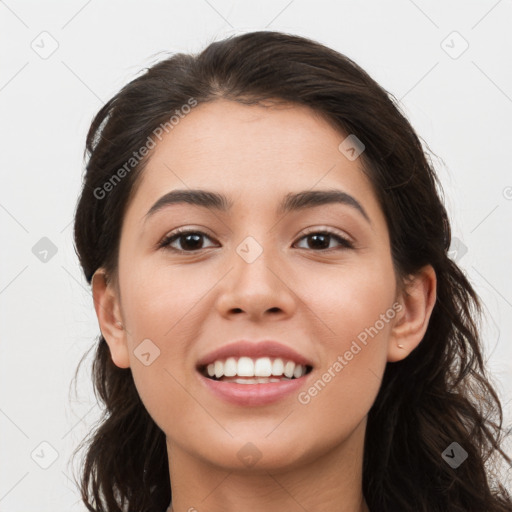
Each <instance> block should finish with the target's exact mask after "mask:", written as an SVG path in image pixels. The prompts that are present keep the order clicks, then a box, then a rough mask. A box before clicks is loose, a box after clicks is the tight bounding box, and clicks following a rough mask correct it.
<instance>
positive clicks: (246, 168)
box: [93, 100, 436, 512]
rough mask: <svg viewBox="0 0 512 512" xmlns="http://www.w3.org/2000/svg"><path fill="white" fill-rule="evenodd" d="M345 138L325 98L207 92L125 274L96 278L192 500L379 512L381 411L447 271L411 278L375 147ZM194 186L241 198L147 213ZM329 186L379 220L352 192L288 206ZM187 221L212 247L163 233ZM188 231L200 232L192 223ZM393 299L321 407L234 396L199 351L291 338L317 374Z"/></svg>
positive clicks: (129, 223)
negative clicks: (272, 100)
mask: <svg viewBox="0 0 512 512" xmlns="http://www.w3.org/2000/svg"><path fill="white" fill-rule="evenodd" d="M345 136H346V135H345V134H341V133H340V132H339V131H338V130H336V129H335V128H334V127H333V126H331V125H330V124H329V123H328V122H326V121H325V120H324V119H322V118H321V117H319V116H318V115H316V114H315V112H314V111H312V110H310V109H309V108H307V107H302V106H296V105H287V106H279V107H276V106H274V107H272V108H268V107H263V106H246V105H241V104H239V103H236V102H231V101H227V100H216V101H214V102H211V103H206V104H200V105H198V106H197V107H195V108H194V109H193V110H192V112H191V113H190V114H188V115H187V116H186V117H185V118H184V119H182V120H181V121H180V123H179V124H178V125H177V126H175V127H174V129H173V130H172V131H171V132H170V133H169V134H168V135H166V136H165V138H164V139H163V140H162V141H161V142H159V143H158V145H157V147H156V148H154V150H153V153H152V155H151V158H150V160H149V162H148V165H147V168H146V169H145V170H144V174H143V176H142V181H141V182H140V186H139V187H138V189H137V191H136V193H135V196H134V197H133V200H132V201H131V203H130V204H129V207H128V209H127V211H126V215H125V218H124V222H123V227H122V233H121V241H120V256H119V268H118V276H117V277H118V281H111V282H110V283H108V284H107V282H106V280H105V275H104V270H103V269H99V270H98V271H97V272H96V274H95V276H94V279H93V296H94V300H95V307H96V313H97V316H98V320H99V324H100V328H101V331H102V333H103V335H104V337H105V339H106V340H107V343H108V345H109V347H110V351H111V355H112V359H113V361H114V363H115V364H116V365H117V366H119V367H121V368H128V367H129V368H131V371H132V374H133V377H134V380H135V384H136V386H137V390H138V392H139V393H140V396H141V399H142V400H143V402H144V404H145V406H146V408H147V410H148V412H149V414H150V415H151V416H152V418H153V419H154V421H155V422H156V423H157V424H158V426H159V427H160V428H161V429H162V430H163V431H164V432H165V434H166V439H167V451H168V460H169V470H170V475H171V484H172V493H173V507H174V509H173V510H174V511H176V512H177V511H187V510H197V511H199V512H201V511H208V512H221V511H222V512H231V511H233V512H234V511H239V510H249V509H250V510H253V511H261V512H263V511H265V512H274V511H279V512H282V510H287V511H303V510H308V511H320V510H321V511H333V512H334V511H336V512H354V511H356V512H365V511H368V510H369V509H368V507H367V505H366V503H365V501H364V497H363V494H362V457H363V448H364V434H365V428H366V419H367V414H368V411H369V410H370V408H371V406H372V404H373V402H374V400H375V397H376V395H377V392H378V390H379V387H380V383H381V379H382V375H383V373H384V370H385V366H386V364H387V362H393V361H398V360H400V359H403V358H405V357H407V356H408V354H409V353H410V352H411V351H412V350H413V349H414V348H415V347H416V346H417V345H418V343H420V341H421V339H422V338H423V335H424V333H425V331H426V328H427V325H428V320H429V318H430V314H431V311H432V308H433V305H434V302H435V295H436V277H435V273H434V271H433V269H432V267H430V266H427V267H425V268H423V269H422V270H421V271H420V272H418V274H417V275H415V276H412V278H411V281H410V283H409V284H407V288H404V289H403V290H402V289H398V288H397V285H396V278H395V274H394V270H393V264H392V259H391V250H390V243H389V234H388V229H387V225H386V220H385V217H384V215H383V212H382V210H381V208H380V207H379V204H378V202H377V198H376V196H375V193H374V191H373V189H372V186H371V184H370V182H369V180H368V179H367V178H366V176H365V175H364V174H363V172H362V171H361V167H360V159H356V160H354V161H350V160H349V159H348V158H346V156H345V155H344V154H342V153H341V152H340V151H339V150H338V146H339V144H340V143H341V141H342V140H343V139H344V138H345ZM177 188H180V189H183V188H190V189H192V188H193V189H196V188H201V189H207V190H213V191H216V192H221V193H224V194H226V195H227V196H228V197H229V198H230V199H231V200H232V201H233V202H234V206H233V210H232V211H231V212H229V213H221V212H218V211H212V210H209V209H206V208H199V207H196V206H192V205H187V204H179V205H172V206H168V207H166V208H165V209H163V210H161V211H159V212H158V213H156V214H155V215H154V216H152V217H151V218H150V219H149V220H147V221H146V223H144V216H145V214H146V212H147V211H148V210H149V208H150V207H151V206H152V205H153V203H154V202H155V201H156V200H157V199H159V198H160V196H162V195H163V194H165V193H167V192H169V191H171V190H173V189H177ZM326 188H336V189H340V190H343V191H345V192H347V193H349V194H350V195H352V196H353V197H355V198H356V199H357V200H358V201H359V202H360V203H361V204H362V206H363V207H364V209H365V211H366V212H367V214H368V216H369V218H370V220H371V224H370V223H368V222H367V221H366V220H365V219H364V217H363V216H362V215H361V214H360V213H359V212H358V211H357V210H356V209H354V208H352V207H350V206H348V205H342V204H332V205H322V206H319V207H316V208H311V209H306V210H303V211H298V212H292V213H288V214H286V215H285V216H284V217H283V216H280V217H279V216H277V215H276V206H277V205H278V203H279V202H280V201H281V199H282V197H283V196H284V195H285V194H287V193H289V192H298V191H302V190H310V189H326ZM178 227H187V228H190V229H192V230H193V229H195V230H200V231H203V232H206V233H207V236H205V237H203V238H202V243H203V245H202V247H204V248H203V249H199V250H197V251H196V252H192V251H191V250H190V249H189V250H188V252H186V251H184V252H183V253H181V254H180V253H178V252H172V251H171V250H170V249H168V248H161V249H158V248H156V244H157V243H158V242H159V241H160V240H162V239H163V238H164V237H165V236H166V235H168V234H170V233H171V232H172V231H174V230H175V229H176V228H178ZM306 228H315V229H314V230H313V232H316V233H318V232H322V228H330V229H331V230H334V231H336V232H337V233H338V234H339V235H341V236H344V237H347V238H349V239H350V240H352V241H353V243H354V245H355V248H354V249H349V248H345V247H343V246H342V245H340V244H339V243H338V242H337V241H336V239H333V238H331V241H330V242H329V240H327V242H326V245H325V246H328V247H330V248H332V249H330V250H329V251H328V252H327V251H326V250H325V249H324V250H322V249H321V248H317V247H318V246H316V245H315V243H314V240H313V241H312V242H311V237H309V238H308V237H306V238H304V232H305V230H306ZM316 228H318V229H316ZM247 236H252V237H253V238H254V239H255V240H257V242H258V243H259V244H260V246H261V247H262V249H263V252H262V254H261V255H260V256H259V257H258V258H257V259H256V260H255V261H254V262H252V263H250V264H249V263H247V262H246V261H245V260H244V259H242V258H241V257H240V256H239V254H238V253H237V252H236V248H237V247H238V245H239V244H240V243H241V242H242V241H243V240H244V239H245V238H246V237H247ZM308 239H309V242H308ZM173 246H174V247H175V248H176V249H180V248H181V249H182V250H183V247H185V248H189V247H190V244H189V245H187V240H184V239H183V237H182V238H181V240H180V239H178V240H175V242H174V243H173ZM325 246H322V247H325ZM393 304H400V305H401V310H400V311H399V312H398V313H396V315H395V316H394V318H392V319H391V320H389V321H388V322H387V323H385V325H384V327H383V328H382V329H380V330H379V332H378V334H377V335H375V336H374V337H373V338H369V341H368V343H367V345H366V346H363V345H361V344H360V345H361V346H362V350H360V351H359V352H358V353H357V355H355V356H354V357H353V359H352V360H350V361H349V362H348V364H347V365H346V366H344V368H343V370H342V371H340V372H338V373H337V374H336V377H335V378H333V379H332V380H331V381H330V382H329V383H328V384H327V385H326V386H325V387H324V388H323V389H322V390H321V391H320V392H318V394H317V395H316V396H314V397H312V398H311V400H310V401H309V402H308V403H307V404H303V403H300V402H299V400H298V397H297V394H295V393H294V394H292V395H291V396H289V397H286V398H284V399H282V400H280V401H279V402H277V403H273V404H270V405H265V406H259V407H248V406H238V405H233V404H229V403H226V402H223V401H222V400H220V399H219V398H216V397H215V396H214V395H212V394H211V393H210V392H209V391H208V390H207V389H205V387H204V386H202V385H201V382H200V381H199V379H198V376H197V373H196V371H195V365H196V361H197V360H198V359H199V357H201V356H202V355H204V354H205V353H207V352H210V351H211V350H213V349H215V348H217V347H219V346H222V345H225V344H227V343H229V342H231V341H234V340H237V339H241V338H243V339H249V340H254V341H257V340H261V339H274V340H278V341H280V342H282V343H283V344H285V345H288V346H291V347H293V348H294V349H295V350H297V351H298V352H299V353H301V354H303V355H305V356H306V357H308V358H309V359H310V360H311V361H312V362H313V364H314V369H313V372H314V374H315V376H314V378H313V379H312V382H314V381H316V380H317V379H318V378H321V376H322V374H324V373H325V372H326V371H327V370H328V368H329V367H332V366H333V363H334V362H335V361H336V360H337V358H338V356H339V355H343V354H344V353H345V352H346V351H347V350H349V348H350V346H351V343H352V342H353V341H354V340H356V339H357V336H358V334H360V333H361V332H362V331H364V329H365V328H368V327H370V326H374V325H375V323H376V321H377V320H378V319H379V318H381V317H380V315H381V314H385V313H386V311H389V310H390V308H392V306H393ZM148 338H149V339H150V340H151V342H152V343H154V345H156V346H157V347H158V348H159V350H160V355H159V356H158V357H157V358H156V359H154V361H153V362H152V363H151V364H150V365H149V366H145V365H144V364H142V363H141V361H140V360H139V359H138V358H137V357H136V355H135V354H134V350H135V349H136V348H137V346H138V345H139V344H140V343H141V341H142V340H144V339H148ZM399 344H400V345H402V346H403V348H400V347H398V345H399ZM248 442H251V443H252V444H253V445H255V446H256V448H257V450H258V452H259V455H260V458H259V459H258V460H257V462H256V464H254V465H252V466H250V467H249V466H247V465H245V464H244V463H243V461H241V460H240V458H239V457H238V456H237V454H238V452H239V450H240V449H241V448H242V447H244V446H245V445H246V443H248ZM191 507H194V508H191Z"/></svg>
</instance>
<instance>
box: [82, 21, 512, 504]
mask: <svg viewBox="0 0 512 512" xmlns="http://www.w3.org/2000/svg"><path fill="white" fill-rule="evenodd" d="M221 97H222V98H226V99H230V100H233V101H237V102H241V103H244V104H257V103H262V102H264V101H265V100H274V101H275V100H276V99H277V100H279V101H283V102H288V103H293V104H298V105H307V106H309V107H311V108H312V109H314V110H315V111H316V112H318V113H320V114H322V115H323V116H324V117H325V118H326V119H328V120H329V121H330V122H332V123H333V124H334V125H335V126H336V127H337V128H338V129H339V130H340V132H342V133H345V134H346V133H348V134H354V135H355V136H356V137H357V138H358V139H359V140H361V141H362V142H363V143H364V145H365V151H364V153H362V155H361V157H360V158H361V162H362V165H363V171H364V172H365V173H366V174H367V175H368V177H369V178H370V180H371V182H372V183H373V185H374V189H375V190H376V193H377V196H378V200H379V203H380V206H381V208H382V210H383V212H384V214H385V217H386V219H387V225H388V228H389V233H390V240H391V252H392V257H393V262H394V266H395V269H396V273H397V278H398V279H400V280H403V279H405V278H406V276H408V275H410V274H414V273H415V272H416V271H418V269H420V268H421V267H422V266H424V265H426V264H431V265H432V266H433V267H434V269H435V272H436V275H437V302H436V304H435V306H434V310H433V312H432V315H431V319H430V322H429V326H428V329H427V332H426V334H425V337H424V339H423V340H422V342H421V343H420V344H419V346H418V347H417V348H416V349H415V350H414V351H413V352H412V353H411V354H410V355H409V356H408V357H407V358H406V359H404V360H402V361H400V362H395V363H388V365H387V367H386V370H385V373H384V378H383V382H382V385H381V389H380V391H379V394H378V396H377V398H376V400H375V403H374V405H373V407H372V408H371V410H370V412H369V415H368V422H367V430H366V439H365V450H364V463H363V491H364V495H365V498H366V501H367V503H368V505H369V507H370V509H371V510H372V512H409V511H410V512H435V511H447V512H448V511H449V512H470V511H475V512H484V511H485V512H504V511H509V512H510V511H512V498H511V496H510V495H509V494H508V493H507V491H506V490H505V488H504V486H503V484H501V483H500V482H499V481H498V478H497V477H496V476H495V474H494V471H493V467H494V466H491V463H492V462H496V460H495V459H496V455H500V456H502V457H504V458H505V460H506V461H507V462H508V463H509V464H510V463H511V460H510V458H508V457H507V455H506V454H505V453H504V451H503V450H502V448H501V442H502V439H503V435H504V431H503V429H502V419H503V418H502V408H501V405H500V402H499V398H498V396H497V394H496V392H495V390H494V388H493V386H492V385H491V383H490V381H489V377H488V376H487V374H486V369H485V366H484V362H483V356H482V348H481V345H480V340H479V327H478V320H479V316H480V314H481V304H480V302H479V299H478V297H477V295H476V293H475V291H474V289H473V288H472V286H471V284H470V283H469V282H468V280H467V278H466V277H465V275H464V273H463V272H462V271H461V270H460V268H459V267H458V266H457V264H456V263H455V262H454V261H452V259H450V257H449V256H448V250H449V247H450V243H451V233H450V224H449V220H448V216H447V213H446V210H445V207H444V206H443V202H442V200H441V187H440V184H439V182H438V179H437V177H436V174H435V171H434V169H433V165H432V163H431V161H430V158H429V157H428V156H427V155H426V153H425V151H424V149H423V147H422V144H421V142H420V140H419V138H418V136H417V135H416V133H415V131H414V130H413V128H412V127H411V125H410V124H409V122H408V121H407V119H406V118H405V116H404V115H403V114H402V113H401V110H400V107H399V104H398V102H397V101H396V99H395V98H394V97H393V96H392V95H391V94H390V93H388V92H387V91H385V90H384V89H383V88H382V87H380V86H379V85H378V84H377V83H376V82H375V81H374V80H373V79H372V78H371V77H370V76H369V75H368V74H367V73H366V72H365V71H364V70H363V69H361V68H360V67H359V66H358V65H357V64H356V63H354V62H353V61H352V60H351V59H349V58H348V57H346V56H344V55H342V54H340V53H338V52H336V51H334V50H332V49H330V48H327V47H325V46H323V45H321V44H319V43H317V42H315V41H312V40H309V39H306V38H303V37H299V36H295V35H289V34H284V33H280V32H272V31H261V32H252V33H247V34H243V35H238V36H233V37H231V38H228V39H225V40H223V41H219V42H214V43H212V44H210V45H209V46H208V47H207V48H206V49H205V50H204V51H202V52H201V53H199V54H198V55H186V54H177V55H174V56H171V57H170V58H167V59H166V60H163V61H161V62H158V63H157V64H155V65H153V66H152V67H150V68H149V69H147V70H146V71H145V72H144V73H143V74H142V75H141V76H139V77H137V78H136V79H134V80H133V81H131V82H130V83H129V84H127V85H126V86H125V87H123V88H122V90H121V91H120V92H119V93H118V94H116V95H115V96H114V97H113V98H112V99H110V100H109V101H108V102H107V103H106V104H105V105H104V106H103V107H102V108H101V110H100V111H99V112H98V113H97V115H96V117H95V118H94V120H93V121H92V124H91V127H90V130H89V133H88V135H87V143H86V153H87V156H88V160H87V166H86V172H85V176H84V183H83V189H82V192H81V196H80V198H79V201H78V204H77V209H76V215H75V224H74V230H75V231H74V234H75V247H76V252H77V254H78V257H79V260H80V264H81V266H82V268H83V272H84V275H85V277H86V279H87V281H88V282H89V284H90V283H91V278H92V275H93V273H94V271H95V270H96V269H98V268H99V267H100V266H102V267H105V269H106V270H107V274H108V275H111V276H114V278H115V276H116V269H117V260H118V250H119V238H120V228H121V224H122V220H123V215H124V212H125V210H126V207H127V204H128V202H129V200H130V198H131V197H132V196H133V194H134V191H135V190H136V184H137V177H138V176H140V174H141V172H143V169H144V166H145V163H146V162H147V158H149V156H148V157H146V158H143V159H141V160H140V161H138V162H134V165H133V168H127V167H126V162H128V161H130V158H132V156H133V153H134V152H137V151H138V150H139V149H140V148H141V147H142V146H144V145H145V144H146V143H147V141H148V137H151V136H152V134H153V135H154V133H155V129H157V128H158V127H159V126H161V125H165V123H168V121H169V118H170V116H171V115H172V114H173V112H175V111H176V110H180V109H181V108H182V106H183V105H186V104H187V103H189V102H190V99H191V98H194V99H195V101H197V102H199V103H203V102H209V101H214V100H215V99H216V98H221ZM123 166H124V168H125V171H127V172H125V173H123V176H122V179H119V180H116V181H115V182H113V181H112V179H113V177H114V175H115V174H116V173H117V177H119V169H121V168H123ZM109 180H110V183H111V184H112V186H111V187H110V188H109V190H108V193H103V192H105V186H104V185H105V183H106V182H108V181H109ZM102 191H103V192H102ZM82 361H83V359H82ZM82 361H81V362H80V364H81V363H82ZM80 364H79V366H78V368H77V373H78V369H79V367H80ZM92 376H93V380H94V386H95V393H97V396H99V398H100V399H101V401H102V402H103V403H104V405H105V409H104V416H103V418H102V420H101V422H100V424H99V426H98V428H96V429H95V430H94V431H93V432H91V434H90V436H88V438H86V439H85V440H84V441H83V442H82V444H81V445H80V446H79V447H78V449H80V448H82V447H84V446H86V448H87V450H86V457H85V461H84V465H83V470H82V474H81V482H80V486H81V493H82V499H83V501H84V503H85V504H86V506H87V508H88V510H91V511H97V512H100V511H102V512H103V511H105V512H106V511H108V512H114V511H121V510H123V509H124V507H125V506H126V505H128V507H129V510H130V511H136V512H162V511H163V510H164V509H165V508H166V506H167V505H168V503H169V501H170V500H171V487H170V482H169V469H168V460H167V452H166V444H165V435H164V433H163V432H162V430H161V429H159V428H158V426H157V425H156V424H155V422H154V421H153V420H152V418H151V417H150V416H149V414H148V412H147V411H146V409H145V407H144V404H143V403H142V402H141V400H140V398H139V395H138V393H137V391H136V388H135V385H134V381H133V377H132V374H131V371H130V369H129V368H128V369H121V368H119V367H117V366H115V364H114V363H113V362H112V359H111V356H110V351H109V348H108V345H107V343H106V341H105V339H104V338H103V336H102V335H101V334H100V335H99V338H98V343H97V345H96V352H95V359H94V362H93V365H92ZM453 442H457V443H458V444H459V445H460V446H461V447H463V448H464V450H465V451H466V452H467V454H468V456H467V459H466V460H465V461H464V462H463V463H462V464H461V465H460V466H459V467H457V468H452V467H451V466H450V465H449V464H447V462H446V461H445V460H443V457H442V453H443V452H444V451H445V449H446V448H447V447H449V446H450V445H451V443H453ZM78 449H77V450H76V451H75V455H76V453H77V451H78Z"/></svg>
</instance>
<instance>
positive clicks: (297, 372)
mask: <svg viewBox="0 0 512 512" xmlns="http://www.w3.org/2000/svg"><path fill="white" fill-rule="evenodd" d="M206 371H207V373H208V376H209V377H215V378H217V379H221V378H223V377H253V378H252V379H251V378H244V379H225V380H230V381H233V382H239V381H242V382H243V383H244V384H255V383H257V382H279V381H280V380H282V379H276V378H275V377H283V376H284V377H286V378H288V379H292V378H296V379H298V378H299V377H302V376H303V375H305V373H306V367H305V366H302V365H301V364H296V363H294V362H293V361H286V362H285V361H283V359H281V358H276V359H273V360H272V359H271V358H270V357H260V358H258V359H251V358H250V357H240V358H239V359H238V360H237V359H236V358H234V357H228V358H227V359H226V360H225V361H221V360H217V361H215V362H213V363H210V364H209V365H208V366H207V368H206ZM268 377H271V378H270V379H269V378H268ZM272 377H273V378H272Z"/></svg>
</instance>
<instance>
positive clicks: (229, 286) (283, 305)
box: [217, 246, 298, 321]
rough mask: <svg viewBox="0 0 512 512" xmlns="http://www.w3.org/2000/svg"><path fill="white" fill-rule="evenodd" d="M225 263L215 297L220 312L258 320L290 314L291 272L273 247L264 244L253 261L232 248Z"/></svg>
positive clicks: (294, 300) (292, 303)
mask: <svg viewBox="0 0 512 512" xmlns="http://www.w3.org/2000/svg"><path fill="white" fill-rule="evenodd" d="M261 248H262V249H263V247H261ZM238 249H240V247H239V248H238ZM251 250H255V248H254V246H252V248H251ZM241 255H242V256H241ZM229 267H230V269H231V270H230V271H229V272H228V274H227V275H226V277H225V278H224V279H223V280H222V281H223V283H222V287H221V291H220V293H219V296H218V299H217V308H218V311H219V312H220V314H221V315H222V316H224V317H232V316H234V315H243V316H246V317H247V319H249V320H253V321H258V320H263V319H268V318H276V319H283V318H287V317H289V316H291V315H293V313H294V311H295V309H296V307H297V300H298V298H297V296H296V294H295V293H294V291H293V282H292V278H291V273H290V272H289V271H287V268H286V264H285V262H284V261H283V259H282V258H281V257H280V256H279V255H278V254H277V253H276V251H273V250H271V249H267V248H266V249H264V250H262V252H261V254H259V255H258V256H257V257H256V259H254V260H253V261H252V259H251V258H245V256H243V252H242V251H240V250H239V251H233V255H232V258H231V259H230V262H229Z"/></svg>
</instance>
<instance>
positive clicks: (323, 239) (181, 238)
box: [158, 229, 354, 252]
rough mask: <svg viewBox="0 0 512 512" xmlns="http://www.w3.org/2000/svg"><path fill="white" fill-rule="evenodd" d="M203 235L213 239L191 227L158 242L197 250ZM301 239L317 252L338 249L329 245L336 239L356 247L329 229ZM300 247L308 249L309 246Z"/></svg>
mask: <svg viewBox="0 0 512 512" xmlns="http://www.w3.org/2000/svg"><path fill="white" fill-rule="evenodd" d="M203 237H206V238H208V239H209V240H211V238H210V237H209V236H208V235H207V234H206V233H203V232H202V231H197V230H191V229H178V230H176V231H174V232H173V233H171V234H169V235H168V236H166V237H165V238H164V239H163V240H162V241H161V242H160V243H159V244H158V247H159V248H168V249H170V250H173V251H177V252H197V251H199V250H201V249H205V248H206V247H204V246H203V243H202V242H201V239H202V238H203ZM300 240H307V241H309V242H311V245H312V248H313V250H315V252H322V251H330V250H336V247H329V246H330V245H331V244H330V243H331V242H332V241H336V242H337V243H338V245H339V246H341V248H345V249H353V248H354V245H353V243H352V242H351V241H350V240H348V239H346V238H344V237H342V236H341V235H339V234H337V233H335V232H333V231H330V230H328V229H324V230H321V231H310V232H309V233H306V234H305V235H303V236H302V237H301V238H299V241H300ZM175 242H179V244H180V245H181V247H173V245H172V244H174V243H175ZM326 245H327V246H326ZM300 248H301V249H308V247H300Z"/></svg>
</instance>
